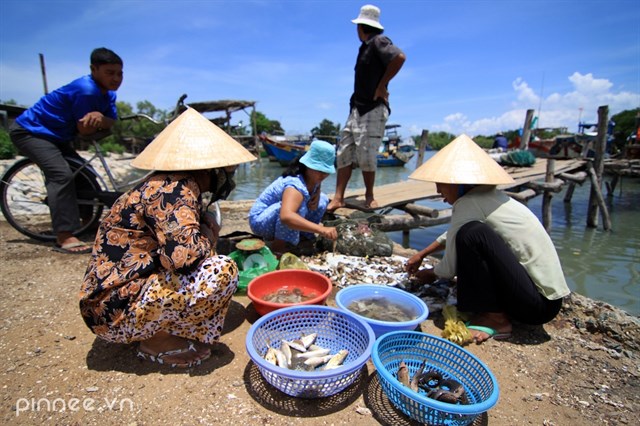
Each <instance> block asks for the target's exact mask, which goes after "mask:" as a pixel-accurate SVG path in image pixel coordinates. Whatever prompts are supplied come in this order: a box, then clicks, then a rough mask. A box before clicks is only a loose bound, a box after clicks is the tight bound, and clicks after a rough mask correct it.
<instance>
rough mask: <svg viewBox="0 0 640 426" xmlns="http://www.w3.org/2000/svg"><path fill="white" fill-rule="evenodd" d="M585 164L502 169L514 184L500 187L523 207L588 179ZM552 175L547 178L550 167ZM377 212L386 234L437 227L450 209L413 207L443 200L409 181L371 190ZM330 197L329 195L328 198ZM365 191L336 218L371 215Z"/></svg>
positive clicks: (427, 186)
mask: <svg viewBox="0 0 640 426" xmlns="http://www.w3.org/2000/svg"><path fill="white" fill-rule="evenodd" d="M586 163H587V161H586V160H582V159H569V160H548V159H544V158H538V159H536V162H535V164H534V165H533V166H531V167H505V170H506V171H507V172H508V173H509V174H510V175H511V177H513V179H514V181H515V182H514V183H513V184H509V185H500V186H498V188H499V189H502V190H503V191H505V192H506V193H507V194H509V195H510V196H511V197H512V198H514V199H516V200H518V201H520V202H522V203H524V204H526V203H527V201H528V200H529V199H531V198H533V197H535V196H537V195H539V194H542V193H545V192H560V191H561V190H562V188H563V186H564V185H565V184H567V183H582V182H584V181H585V180H586V178H587V173H586V172H585V171H584V169H585V167H586ZM550 165H552V166H553V171H552V172H551V174H550V175H549V170H548V169H549V167H550ZM374 194H375V197H376V201H377V202H378V206H379V207H378V208H377V209H375V211H376V212H382V213H384V217H383V219H382V223H381V224H380V226H379V228H380V229H381V230H383V231H385V232H388V231H408V230H410V229H414V228H419V227H426V226H434V225H440V224H443V223H447V222H449V220H450V219H451V209H450V208H444V209H432V208H428V207H425V206H422V205H418V204H416V202H417V201H420V200H433V201H440V200H441V199H442V198H441V196H440V194H438V192H437V190H436V185H435V183H432V182H424V181H418V180H412V179H408V180H405V181H402V182H397V183H392V184H387V185H381V186H376V187H375V188H374ZM331 196H332V195H329V198H331ZM364 202H365V198H364V188H362V189H357V190H351V191H347V192H346V193H345V205H346V207H345V208H341V209H338V210H336V212H335V213H336V214H337V215H339V216H346V217H349V216H351V215H352V214H353V213H354V212H355V211H358V210H359V211H367V212H372V211H374V210H371V209H367V208H365V207H364ZM393 209H397V210H401V211H404V212H405V213H404V214H388V213H390V212H391V211H392V210H393Z"/></svg>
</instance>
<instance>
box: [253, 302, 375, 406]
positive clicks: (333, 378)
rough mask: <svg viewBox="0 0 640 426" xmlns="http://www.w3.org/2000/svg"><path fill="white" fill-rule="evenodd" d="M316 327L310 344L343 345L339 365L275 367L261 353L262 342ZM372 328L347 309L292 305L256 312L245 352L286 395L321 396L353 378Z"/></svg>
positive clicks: (368, 347)
mask: <svg viewBox="0 0 640 426" xmlns="http://www.w3.org/2000/svg"><path fill="white" fill-rule="evenodd" d="M309 333H317V334H318V337H317V339H316V344H317V345H319V346H322V347H324V348H327V349H330V350H331V353H337V352H338V351H339V350H341V349H346V350H348V351H349V354H348V355H347V358H346V359H345V360H344V362H343V364H342V366H340V367H338V368H335V369H332V370H327V371H309V372H307V371H296V370H290V369H288V368H283V367H278V366H275V365H273V364H270V363H268V362H267V361H266V360H265V359H264V354H265V353H266V352H267V349H268V345H271V346H273V347H274V348H279V347H280V344H281V341H282V339H285V340H295V339H297V338H299V337H300V336H301V335H302V334H309ZM374 342H375V334H374V333H373V330H372V329H371V327H370V326H369V325H368V324H367V323H365V322H364V321H362V320H361V319H359V318H358V317H356V316H355V315H353V314H351V313H350V312H345V311H342V310H340V309H337V308H333V307H329V306H319V305H308V306H293V307H289V308H282V309H278V310H276V311H273V312H271V313H269V314H267V315H265V316H263V317H261V318H259V319H258V320H257V321H256V322H255V323H254V324H253V325H252V326H251V328H250V329H249V332H248V333H247V338H246V341H245V344H246V348H247V352H248V353H249V357H250V358H251V360H252V361H253V362H254V363H255V364H256V366H257V367H258V370H259V371H260V373H261V374H262V376H263V377H264V378H265V380H266V381H267V382H268V383H269V384H270V385H272V386H273V387H275V388H276V389H278V390H280V391H282V392H284V393H285V394H287V395H289V396H294V397H300V398H323V397H327V396H331V395H335V394H336V393H338V392H340V391H341V390H343V389H345V388H346V387H347V386H349V385H350V384H351V383H353V382H354V381H355V380H356V379H357V378H358V376H359V375H360V371H361V369H362V366H363V365H364V364H365V363H366V362H367V360H368V359H369V357H370V356H371V349H372V348H373V343H374Z"/></svg>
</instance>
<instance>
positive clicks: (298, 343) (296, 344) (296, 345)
mask: <svg viewBox="0 0 640 426" xmlns="http://www.w3.org/2000/svg"><path fill="white" fill-rule="evenodd" d="M282 341H283V342H286V343H287V345H289V347H290V348H291V349H295V350H296V351H298V352H306V351H307V348H306V346H305V345H304V343H302V340H300V339H296V340H284V339H283V340H282Z"/></svg>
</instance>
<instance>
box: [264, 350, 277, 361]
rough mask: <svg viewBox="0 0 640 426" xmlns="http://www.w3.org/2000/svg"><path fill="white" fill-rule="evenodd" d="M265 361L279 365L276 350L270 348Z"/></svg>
mask: <svg viewBox="0 0 640 426" xmlns="http://www.w3.org/2000/svg"><path fill="white" fill-rule="evenodd" d="M264 359H265V361H267V362H268V363H269V364H273V365H278V358H277V357H276V350H275V349H273V348H272V347H271V346H269V349H267V353H266V354H264Z"/></svg>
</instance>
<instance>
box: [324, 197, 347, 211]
mask: <svg viewBox="0 0 640 426" xmlns="http://www.w3.org/2000/svg"><path fill="white" fill-rule="evenodd" d="M344 206H345V204H344V201H342V200H338V199H336V198H334V199H333V200H331V201H330V202H329V204H328V205H327V211H328V212H333V211H336V210H338V209H340V208H342V207H344Z"/></svg>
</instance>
